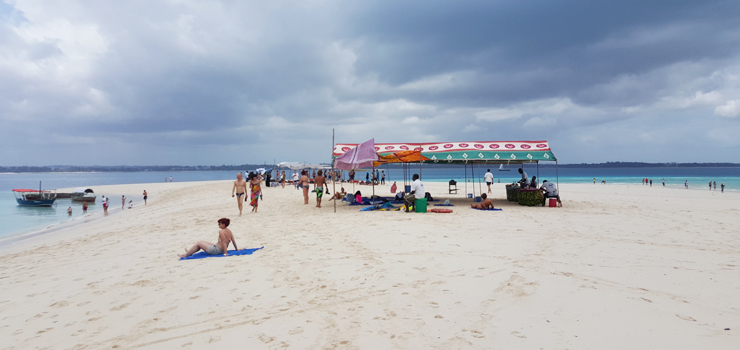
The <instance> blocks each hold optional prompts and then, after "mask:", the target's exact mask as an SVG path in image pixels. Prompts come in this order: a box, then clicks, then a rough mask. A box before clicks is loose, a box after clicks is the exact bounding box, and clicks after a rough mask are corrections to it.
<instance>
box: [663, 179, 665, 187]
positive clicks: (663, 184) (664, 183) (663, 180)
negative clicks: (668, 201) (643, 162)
mask: <svg viewBox="0 0 740 350" xmlns="http://www.w3.org/2000/svg"><path fill="white" fill-rule="evenodd" d="M662 180H663V187H665V178H663V179H662Z"/></svg>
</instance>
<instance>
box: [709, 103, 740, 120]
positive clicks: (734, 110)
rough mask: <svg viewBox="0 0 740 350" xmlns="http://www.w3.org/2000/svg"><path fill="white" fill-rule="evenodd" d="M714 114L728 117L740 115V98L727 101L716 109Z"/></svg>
mask: <svg viewBox="0 0 740 350" xmlns="http://www.w3.org/2000/svg"><path fill="white" fill-rule="evenodd" d="M714 115H718V116H720V117H726V118H735V117H737V116H740V100H732V101H727V103H725V104H724V105H722V106H717V108H715V109H714Z"/></svg>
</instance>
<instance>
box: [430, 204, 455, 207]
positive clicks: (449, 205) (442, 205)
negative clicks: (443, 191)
mask: <svg viewBox="0 0 740 350" xmlns="http://www.w3.org/2000/svg"><path fill="white" fill-rule="evenodd" d="M434 206H435V207H454V206H455V205H454V204H435V205H434Z"/></svg>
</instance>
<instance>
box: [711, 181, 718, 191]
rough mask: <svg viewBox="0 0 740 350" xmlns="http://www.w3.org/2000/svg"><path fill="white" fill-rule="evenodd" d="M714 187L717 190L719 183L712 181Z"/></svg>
mask: <svg viewBox="0 0 740 350" xmlns="http://www.w3.org/2000/svg"><path fill="white" fill-rule="evenodd" d="M712 185H714V190H715V191H716V190H717V181H712Z"/></svg>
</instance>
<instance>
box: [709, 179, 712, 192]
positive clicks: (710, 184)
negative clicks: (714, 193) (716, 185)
mask: <svg viewBox="0 0 740 350" xmlns="http://www.w3.org/2000/svg"><path fill="white" fill-rule="evenodd" d="M709 190H710V191H711V190H712V181H709Z"/></svg>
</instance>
